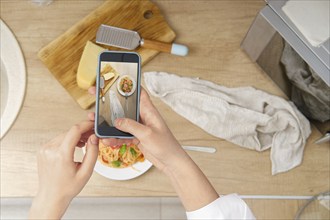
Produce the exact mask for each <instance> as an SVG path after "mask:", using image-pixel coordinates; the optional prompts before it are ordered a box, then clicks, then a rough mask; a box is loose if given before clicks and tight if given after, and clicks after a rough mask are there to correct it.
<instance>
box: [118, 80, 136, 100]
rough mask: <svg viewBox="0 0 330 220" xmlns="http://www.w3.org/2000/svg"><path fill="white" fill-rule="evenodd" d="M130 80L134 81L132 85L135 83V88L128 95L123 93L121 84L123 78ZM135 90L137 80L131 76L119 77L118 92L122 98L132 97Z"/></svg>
mask: <svg viewBox="0 0 330 220" xmlns="http://www.w3.org/2000/svg"><path fill="white" fill-rule="evenodd" d="M125 77H127V78H129V79H130V80H132V83H133V88H132V91H131V92H128V93H125V92H123V91H122V90H121V89H120V82H121V80H122V79H123V78H125ZM135 89H136V82H135V80H134V79H133V78H132V77H131V76H130V75H123V76H121V77H119V79H118V81H117V90H118V92H119V93H120V94H121V95H122V96H131V95H132V94H133V93H134V92H135Z"/></svg>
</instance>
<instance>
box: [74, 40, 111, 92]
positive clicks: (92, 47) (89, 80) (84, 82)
mask: <svg viewBox="0 0 330 220" xmlns="http://www.w3.org/2000/svg"><path fill="white" fill-rule="evenodd" d="M105 50H106V49H104V48H103V47H100V46H98V45H96V44H94V43H92V42H91V41H87V43H86V46H85V48H84V52H83V54H82V56H81V58H80V62H79V66H78V71H77V84H78V86H79V88H81V89H85V90H87V89H88V88H90V87H91V86H93V85H94V84H95V80H96V70H97V65H98V56H99V54H100V53H101V52H103V51H105Z"/></svg>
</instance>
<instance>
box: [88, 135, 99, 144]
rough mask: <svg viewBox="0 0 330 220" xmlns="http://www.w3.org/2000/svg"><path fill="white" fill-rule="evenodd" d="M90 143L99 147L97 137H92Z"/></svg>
mask: <svg viewBox="0 0 330 220" xmlns="http://www.w3.org/2000/svg"><path fill="white" fill-rule="evenodd" d="M90 141H91V143H92V144H93V145H97V144H98V143H99V139H98V138H97V137H96V136H95V135H92V136H91V138H90Z"/></svg>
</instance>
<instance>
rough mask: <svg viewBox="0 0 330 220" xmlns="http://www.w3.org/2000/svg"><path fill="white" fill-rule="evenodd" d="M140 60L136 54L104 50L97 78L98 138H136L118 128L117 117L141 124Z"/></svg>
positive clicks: (96, 129)
mask: <svg viewBox="0 0 330 220" xmlns="http://www.w3.org/2000/svg"><path fill="white" fill-rule="evenodd" d="M140 81H141V58H140V56H139V54H138V53H134V52H117V51H105V52H102V53H101V54H100V55H99V61H98V69H97V76H96V108H95V134H96V136H98V137H99V138H133V135H132V134H129V133H126V132H123V131H120V130H118V129H117V128H115V120H116V119H117V118H130V119H133V120H135V121H139V109H140V89H141V82H140Z"/></svg>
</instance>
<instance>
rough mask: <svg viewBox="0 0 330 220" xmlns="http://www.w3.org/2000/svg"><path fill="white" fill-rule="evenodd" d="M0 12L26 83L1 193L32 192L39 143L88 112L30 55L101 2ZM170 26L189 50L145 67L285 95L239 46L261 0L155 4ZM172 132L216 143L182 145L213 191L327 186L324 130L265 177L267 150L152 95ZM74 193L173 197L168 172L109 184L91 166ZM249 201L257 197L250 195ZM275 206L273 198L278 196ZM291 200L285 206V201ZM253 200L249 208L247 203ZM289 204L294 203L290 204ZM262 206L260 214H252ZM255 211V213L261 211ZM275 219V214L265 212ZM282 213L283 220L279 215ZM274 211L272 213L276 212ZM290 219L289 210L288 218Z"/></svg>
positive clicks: (313, 190)
mask: <svg viewBox="0 0 330 220" xmlns="http://www.w3.org/2000/svg"><path fill="white" fill-rule="evenodd" d="M0 1H1V8H0V10H1V11H0V12H1V18H2V19H3V20H4V21H5V22H6V23H7V24H8V26H9V27H10V28H11V30H13V32H14V33H15V35H16V36H17V38H18V41H19V42H20V44H21V47H22V50H23V52H24V56H25V59H26V65H27V72H28V75H27V77H28V86H27V93H26V97H25V101H24V105H23V108H22V110H21V112H20V115H19V117H18V119H17V121H16V122H15V124H14V126H13V127H12V128H11V130H10V131H9V133H8V134H7V135H6V136H5V138H4V139H2V140H1V148H0V150H1V155H0V157H1V158H0V165H1V181H0V182H1V183H0V184H1V191H0V193H1V196H2V197H21V196H34V195H35V193H36V190H37V188H38V176H37V163H36V152H37V151H38V149H39V147H40V146H41V145H42V144H43V143H45V142H47V141H48V140H50V139H51V138H53V137H55V136H56V135H58V134H60V133H62V132H65V131H67V130H68V129H69V128H70V126H72V125H73V124H75V123H77V122H79V121H80V120H84V119H86V114H87V111H85V110H82V109H81V108H80V106H79V105H78V104H77V103H76V102H75V101H74V100H73V99H72V98H71V97H70V95H68V93H67V91H66V90H65V89H64V88H63V87H62V86H61V85H60V84H59V83H57V81H56V79H55V78H54V76H53V75H52V74H51V73H49V71H48V69H47V68H46V67H45V66H44V64H43V63H42V62H41V61H40V60H39V59H38V57H37V52H38V51H39V50H40V48H42V47H43V46H44V45H47V44H48V43H50V42H51V41H53V40H54V39H55V38H57V37H58V36H60V35H61V34H63V32H65V31H66V30H68V29H69V28H70V27H72V26H73V25H74V24H75V23H76V22H78V21H79V20H81V19H83V18H84V17H85V16H86V15H88V14H89V13H90V12H91V11H93V10H95V9H96V8H97V7H99V5H101V4H103V2H104V1H103V0H93V1H83V0H81V1H80V0H75V1H70V0H55V1H54V2H53V3H52V4H51V5H49V6H47V7H37V6H35V5H33V4H31V2H30V1H21V0H0ZM155 3H156V4H157V6H158V7H159V8H160V9H161V11H162V12H163V14H164V15H165V16H166V20H167V22H168V23H169V24H170V26H171V27H172V28H173V29H174V30H175V32H176V33H177V38H176V41H177V42H178V43H182V44H186V45H188V46H189V48H190V53H189V55H188V56H187V57H179V56H173V55H169V54H165V53H160V54H159V55H158V56H156V57H155V58H154V59H152V60H151V61H150V62H148V63H147V64H146V65H145V66H144V67H143V69H142V70H143V71H154V70H156V71H167V72H172V73H176V74H179V75H181V76H187V77H200V78H202V79H205V80H210V81H213V82H215V83H218V84H221V85H223V86H227V87H238V86H253V87H255V88H258V89H261V90H264V91H266V92H268V93H271V94H274V95H278V96H281V97H284V98H285V97H286V96H285V94H284V93H283V92H282V91H281V89H279V88H278V87H277V86H276V84H275V83H274V82H273V81H272V80H271V79H270V78H269V77H268V75H267V74H265V73H264V72H263V71H262V70H261V69H260V68H259V67H258V66H257V65H256V64H255V63H254V62H252V61H251V60H250V59H249V58H248V56H247V55H246V54H245V53H244V52H243V51H242V50H241V49H240V44H241V42H242V40H243V38H244V36H245V34H246V33H247V31H248V29H249V27H250V25H251V23H252V21H253V19H254V17H255V16H256V14H257V13H258V11H259V10H260V9H261V8H262V7H263V6H264V4H265V3H264V1H263V0H237V1H202V0H201V1H198V0H194V1H181V0H177V1H155ZM152 100H153V103H154V105H155V106H156V107H157V108H158V110H159V111H160V113H161V115H162V116H163V117H164V119H165V121H166V123H167V124H168V126H169V127H170V129H171V130H172V132H173V134H174V135H175V137H176V138H178V140H179V141H180V143H181V144H185V145H188V144H189V145H205V146H214V147H215V148H217V153H216V154H205V153H197V152H189V154H190V156H191V157H192V158H193V159H194V161H195V162H196V163H197V164H198V165H199V166H200V167H201V169H202V170H203V171H204V172H205V174H206V176H207V177H208V178H209V179H210V181H211V182H212V184H213V185H214V187H215V188H216V190H217V191H218V192H219V193H220V194H227V193H233V192H237V193H240V194H244V195H249V194H250V195H251V194H264V195H315V194H317V193H319V192H323V191H326V190H328V189H329V188H330V183H329V179H330V174H329V169H330V168H329V167H330V158H329V155H330V148H329V145H328V144H327V143H325V144H322V145H315V144H314V141H315V140H316V139H318V138H319V137H320V136H321V134H320V132H319V131H317V129H315V127H314V126H312V134H311V136H310V138H309V139H308V143H307V145H306V148H305V152H304V159H303V163H302V165H300V166H299V167H297V168H295V169H293V170H291V171H290V172H287V173H283V174H279V175H276V176H271V161H270V152H269V151H266V152H262V153H260V152H255V151H250V150H247V149H243V148H240V147H238V146H236V145H234V144H232V143H229V142H227V141H225V140H222V139H218V138H215V137H213V136H211V135H209V134H207V133H205V132H204V131H203V130H201V129H199V128H198V127H196V126H194V125H193V124H192V123H190V122H189V121H187V120H185V119H184V118H182V117H181V116H179V115H177V114H176V113H175V112H173V111H172V110H171V109H170V108H169V107H168V106H166V105H165V104H164V103H162V102H161V101H160V100H158V99H155V98H152ZM80 195H81V196H175V195H176V194H175V192H174V190H173V188H172V186H171V185H170V182H169V181H168V179H167V178H166V177H165V176H164V175H163V174H162V173H160V172H159V171H158V170H157V169H156V168H151V170H150V171H148V172H147V173H146V174H144V175H142V176H141V177H139V178H137V179H134V180H130V181H120V182H118V181H110V180H108V179H106V178H104V177H102V176H100V175H99V174H97V173H94V174H93V176H92V178H91V179H90V181H89V182H88V184H87V186H86V187H85V188H84V190H83V191H82V192H81V194H80ZM253 201H255V200H253ZM259 201H260V200H258V201H257V202H256V203H254V204H252V209H253V211H254V212H255V214H256V216H260V217H261V218H262V217H263V216H269V219H276V218H282V219H285V218H288V216H293V215H292V214H293V213H295V211H296V210H295V209H297V207H298V206H297V205H296V204H293V205H291V202H290V201H287V200H285V201H286V202H285V203H284V204H287V206H288V208H287V209H290V210H288V211H287V212H286V211H283V215H281V213H280V212H281V211H279V210H281V209H282V208H285V207H286V206H285V205H283V206H282V205H280V206H279V208H274V209H273V210H274V213H272V208H271V205H268V204H270V203H268V202H267V203H266V202H265V203H262V202H260V203H259ZM279 203H280V202H279ZM289 203H290V204H289ZM249 204H250V203H249ZM254 206H255V207H257V208H256V209H254V208H253V207H254ZM291 209H292V210H291ZM255 210H259V211H255ZM257 212H258V213H259V212H260V214H258V213H257ZM272 216H274V217H273V218H272ZM281 216H284V217H281ZM275 217H276V218H275ZM290 218H291V217H290Z"/></svg>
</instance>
